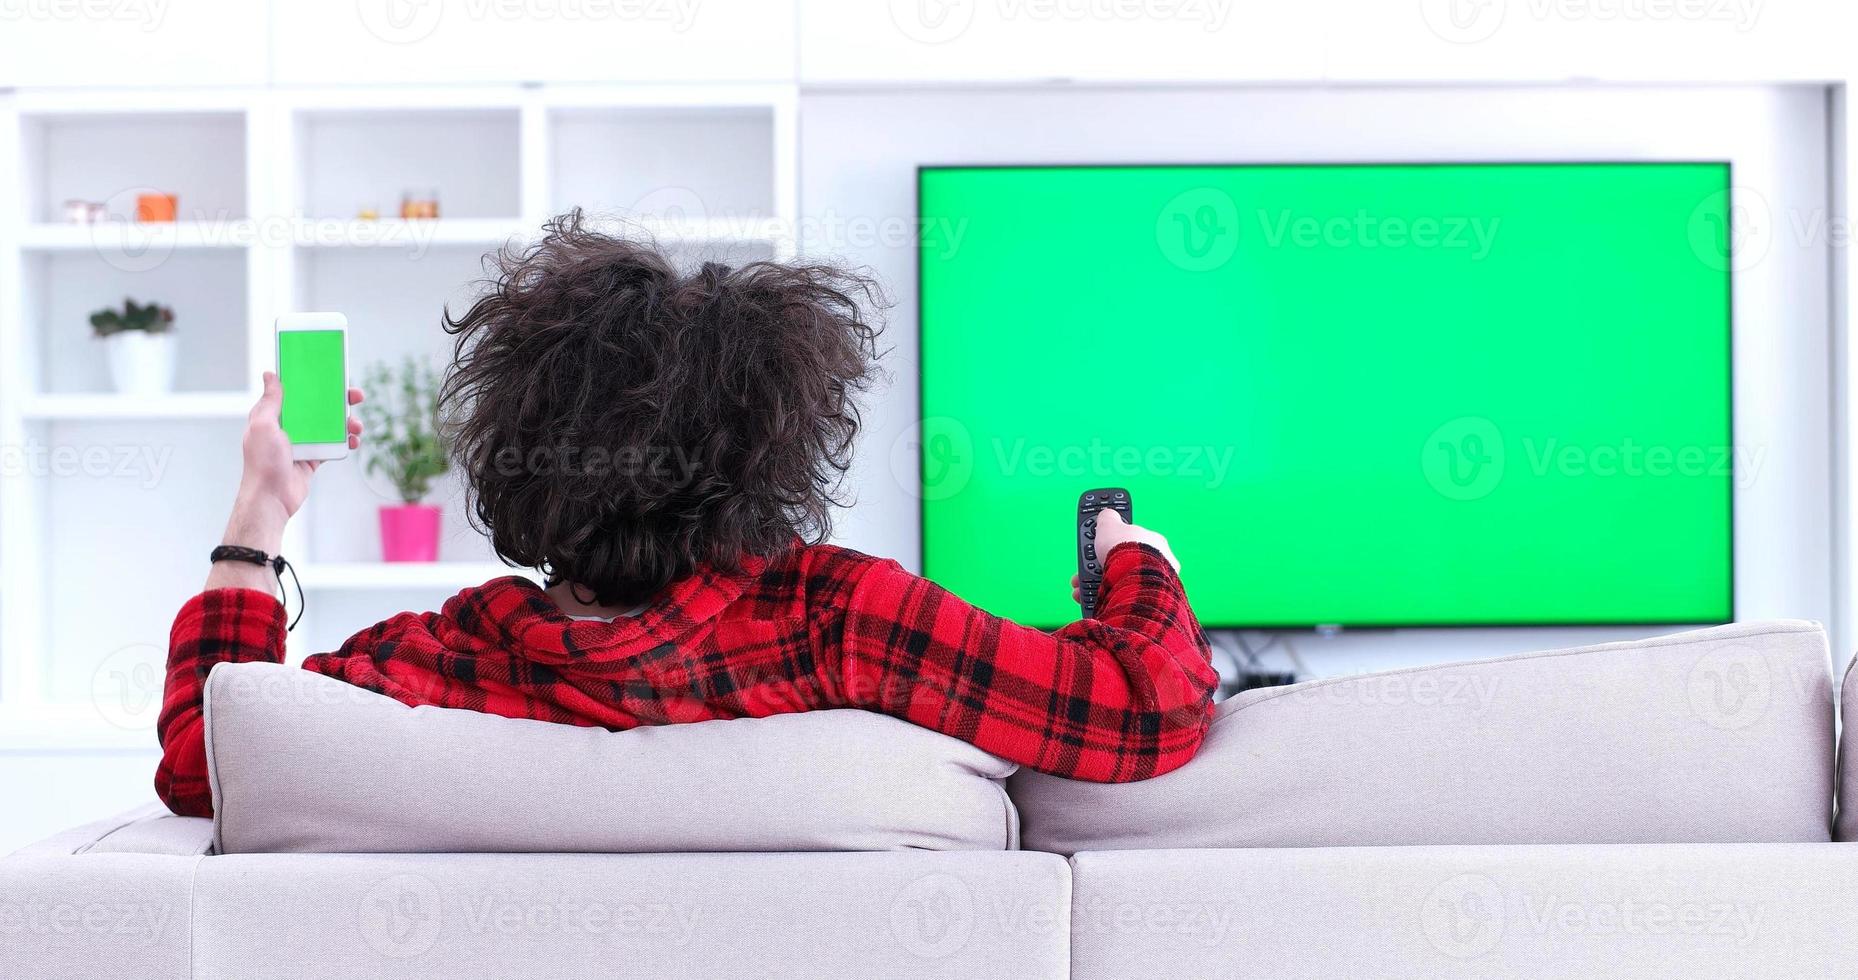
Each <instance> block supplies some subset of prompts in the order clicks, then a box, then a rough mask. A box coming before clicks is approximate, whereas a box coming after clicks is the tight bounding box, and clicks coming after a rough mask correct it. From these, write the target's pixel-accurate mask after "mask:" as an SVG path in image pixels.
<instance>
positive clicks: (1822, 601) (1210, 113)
mask: <svg viewBox="0 0 1858 980" xmlns="http://www.w3.org/2000/svg"><path fill="white" fill-rule="evenodd" d="M800 156H801V161H802V167H801V200H800V205H801V212H802V215H803V226H802V232H803V237H802V243H801V244H802V249H803V251H805V252H806V253H807V254H809V255H832V256H836V257H839V258H842V259H843V260H845V261H847V262H850V263H853V264H859V265H866V266H869V267H870V268H871V269H872V270H874V271H875V272H876V273H877V274H878V275H879V276H880V277H881V278H882V279H883V281H884V282H885V283H886V284H887V285H888V287H889V288H890V290H891V297H892V299H893V300H894V301H895V307H894V308H893V309H892V310H891V316H890V329H889V333H888V334H887V336H886V345H887V346H888V347H890V349H891V353H890V356H889V358H888V364H887V367H888V370H889V372H890V374H891V377H892V380H891V383H890V384H889V385H888V387H887V388H885V389H884V390H882V391H880V392H878V393H876V395H875V397H874V399H873V405H872V410H871V412H870V413H869V415H868V420H869V422H870V429H869V433H868V435H867V436H866V440H867V441H866V442H865V443H864V445H863V447H862V449H861V453H860V458H859V460H858V463H857V466H856V468H855V470H854V472H853V489H854V490H855V493H856V497H857V501H858V503H857V506H856V507H855V508H854V509H853V510H852V511H851V512H850V514H848V515H847V517H846V519H845V520H844V521H843V522H842V524H841V529H840V536H841V538H842V539H843V540H844V541H846V542H847V543H849V544H851V545H853V546H855V547H859V548H862V549H864V550H868V551H873V552H876V553H879V554H885V555H892V556H895V557H897V558H898V559H899V560H900V561H903V562H904V563H905V564H906V565H910V566H912V567H915V566H916V565H917V563H918V562H919V560H920V542H919V539H918V534H917V502H916V499H915V498H914V496H913V495H912V492H911V488H912V487H914V486H915V481H916V476H917V474H916V458H915V455H914V454H913V453H909V452H901V453H896V452H893V451H892V450H893V447H894V446H895V445H897V444H898V443H899V441H900V440H903V439H905V438H906V436H907V429H908V427H909V426H910V424H911V423H912V422H913V421H914V419H915V414H916V398H917V385H916V369H917V363H916V322H915V305H916V294H915V251H914V247H913V238H912V237H911V236H910V235H909V234H908V233H907V228H908V227H909V222H910V221H911V219H912V218H913V216H914V193H915V184H914V181H915V168H916V166H917V165H918V164H935V163H976V164H978V163H1047V162H1049V163H1085V162H1112V163H1139V162H1202V163H1230V162H1243V161H1261V162H1263V161H1275V162H1283V161H1321V160H1328V161H1348V160H1373V161H1387V160H1457V159H1463V160H1519V159H1540V160H1578V159H1600V160H1632V159H1659V160H1669V159H1706V160H1721V159H1727V160H1730V161H1732V163H1733V173H1734V181H1735V183H1736V185H1737V188H1738V200H1747V201H1750V202H1756V201H1759V202H1765V211H1766V213H1765V214H1762V215H1760V216H1758V218H1757V220H1756V221H1755V223H1754V227H1755V228H1756V229H1757V233H1756V235H1755V236H1754V237H1752V238H1750V239H1748V240H1747V241H1746V242H1744V243H1743V246H1742V249H1743V250H1742V253H1741V254H1742V255H1743V261H1742V262H1741V263H1740V265H1741V266H1742V268H1740V270H1739V274H1738V278H1737V281H1736V290H1735V311H1734V312H1735V333H1736V343H1735V364H1734V371H1735V409H1736V417H1735V436H1736V443H1737V445H1738V447H1740V448H1741V449H1743V450H1744V451H1746V452H1749V453H1751V454H1754V453H1758V454H1759V458H1760V460H1761V464H1760V466H1759V468H1758V469H1757V470H1756V471H1755V472H1753V473H1750V474H1747V475H1746V477H1747V478H1746V479H1745V480H1744V481H1742V482H1743V483H1744V484H1745V485H1744V486H1742V487H1741V488H1740V489H1739V490H1738V494H1737V501H1736V529H1735V530H1736V534H1735V544H1736V562H1737V569H1736V600H1737V610H1736V613H1737V616H1738V617H1739V618H1743V619H1753V618H1761V617H1775V616H1779V617H1799V618H1806V619H1818V620H1830V619H1831V617H1832V591H1831V574H1832V569H1831V560H1832V559H1831V550H1830V541H1831V530H1830V528H1831V523H1830V518H1831V507H1832V503H1831V497H1830V492H1829V489H1828V481H1829V479H1830V474H1831V455H1830V454H1831V438H1832V437H1831V427H1830V424H1829V421H1830V415H1829V410H1828V406H1829V402H1828V398H1829V393H1828V371H1827V367H1826V363H1827V357H1828V353H1827V352H1828V343H1829V339H1828V338H1829V335H1828V325H1827V321H1828V306H1827V289H1828V275H1827V261H1828V253H1827V243H1826V237H1825V235H1824V234H1823V233H1818V232H1815V231H1814V230H1813V228H1814V226H1812V225H1811V222H1812V221H1813V220H1814V219H1815V218H1824V217H1825V216H1826V187H1827V146H1826V94H1825V91H1824V89H1822V88H1818V87H1805V86H1802V87H1789V88H1782V87H1746V88H1727V87H1724V88H1692V89H1657V88H1609V89H1597V88H1580V87H1543V88H1477V89H1473V88H1455V89H1454V88H1353V89H1336V88H1325V89H1296V88H1252V89H1234V88H1226V89H1215V88H1203V89H1181V90H1165V91H1158V90H1152V89H1127V88H1124V89H1077V88H1047V89H1045V90H1040V91H1027V90H1024V89H1019V90H1011V89H1002V90H995V91H986V90H971V89H970V90H959V91H939V92H938V91H911V90H898V89H891V90H866V91H840V92H816V93H813V94H809V95H805V96H803V98H802V103H801V154H800ZM1797 228H1806V229H1807V230H1806V231H1805V232H1797V231H1796V229H1797ZM897 229H906V232H905V233H904V234H901V235H898V234H895V231H896V230H897ZM1762 229H1765V231H1763V230H1762ZM886 231H889V232H890V233H889V234H886V233H885V232H886ZM1161 530H1163V531H1166V530H1167V529H1166V528H1163V529H1161ZM1656 632H1660V631H1659V630H1647V629H1599V630H1596V629H1504V630H1486V629H1475V630H1472V629H1464V630H1391V631H1365V632H1359V633H1345V634H1343V635H1342V636H1339V637H1336V638H1332V639H1318V638H1315V637H1313V636H1309V635H1308V634H1305V637H1304V638H1302V639H1298V640H1297V641H1296V642H1297V646H1298V649H1299V650H1300V651H1301V652H1302V654H1303V656H1304V658H1305V660H1306V661H1308V662H1309V666H1310V668H1311V669H1312V670H1313V671H1315V672H1317V673H1319V674H1332V673H1341V672H1352V671H1359V670H1370V669H1381V668H1386V667H1392V666H1400V665H1405V664H1411V663H1422V662H1429V661H1438V660H1449V659H1458V658H1463V657H1475V656H1489V655H1493V654H1499V653H1505V652H1513V651H1521V650H1530V649H1541V648H1544V647H1551V646H1560V645H1566V644H1573V643H1584V642H1591V641H1599V640H1607V639H1618V638H1623V637H1630V636H1641V635H1650V634H1653V633H1656Z"/></svg>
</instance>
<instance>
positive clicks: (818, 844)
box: [206, 664, 1018, 854]
mask: <svg viewBox="0 0 1858 980" xmlns="http://www.w3.org/2000/svg"><path fill="white" fill-rule="evenodd" d="M206 719H207V720H206V728H207V761H208V770H209V772H210V774H211V779H212V788H213V807H214V813H215V818H214V820H215V842H216V846H217V849H218V850H219V852H220V853H226V854H236V853H253V852H343V851H348V852H607V853H622V852H652V851H881V850H895V849H902V848H927V849H932V850H1003V849H1011V848H1014V847H1016V846H1017V842H1018V817H1017V814H1016V813H1015V812H1014V810H1013V805H1012V801H1011V800H1009V799H1008V798H1007V795H1006V792H1005V789H1004V786H1003V783H1002V781H1003V780H1004V779H1005V777H1006V776H1007V775H1009V774H1010V773H1011V772H1012V771H1013V768H1014V767H1013V765H1012V764H1011V763H1008V762H1004V761H1002V760H1000V759H998V758H996V757H994V756H991V755H988V754H986V753H984V752H982V751H980V750H979V749H976V748H974V747H973V746H971V745H968V744H967V743H965V742H961V741H958V740H956V739H953V738H949V737H947V736H945V735H940V734H937V733H935V732H931V731H929V730H927V729H923V728H918V727H916V726H914V725H911V724H909V723H907V722H903V721H898V720H896V719H893V718H888V717H885V716H882V715H877V714H871V713H868V712H863V711H850V710H840V711H819V712H810V713H802V714H790V715H778V716H775V717H771V718H761V719H735V720H727V721H707V722H700V723H695V724H687V725H667V726H661V727H651V728H638V729H633V730H631V731H625V732H609V731H606V730H604V729H599V728H580V727H575V726H571V725H557V724H551V723H549V722H542V721H531V720H526V719H519V718H502V717H498V716H494V715H487V714H481V713H479V712H475V711H462V710H453V709H446V708H432V707H419V708H411V707H407V706H406V705H403V704H401V703H400V702H398V701H395V700H393V699H391V698H387V697H384V696H382V695H379V694H374V693H372V692H369V691H365V690H362V689H360V688H357V687H354V686H352V685H349V684H346V683H343V682H341V681H338V680H335V679H332V678H328V677H323V676H321V675H318V674H314V673H311V672H309V671H306V670H300V669H297V668H294V667H284V666H280V665H275V664H221V665H219V666H217V667H215V668H213V672H212V674H211V675H210V676H209V678H208V680H207V688H206Z"/></svg>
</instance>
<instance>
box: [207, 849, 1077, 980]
mask: <svg viewBox="0 0 1858 980" xmlns="http://www.w3.org/2000/svg"><path fill="white" fill-rule="evenodd" d="M1070 885H1071V876H1070V869H1069V868H1068V867H1067V866H1066V864H1065V861H1064V859H1062V858H1059V857H1055V856H1053V855H1050V854H1032V853H1027V852H1024V851H1019V852H1011V853H1004V852H994V853H983V852H974V851H970V852H965V853H930V852H925V851H915V852H901V853H888V854H457V855H439V854H424V855H404V854H311V855H298V854H243V855H232V856H229V857H214V858H208V859H206V861H205V863H204V864H203V865H202V866H201V869H200V878H199V884H198V889H197V890H198V896H197V907H198V911H197V912H196V919H197V925H196V927H195V928H196V932H197V939H196V941H195V953H194V972H193V976H194V977H195V978H197V980H272V978H276V980H298V978H302V977H344V978H348V977H369V978H373V977H380V978H393V980H418V978H428V977H429V978H434V980H439V978H443V980H456V978H465V977H807V978H817V980H867V978H874V977H881V978H884V980H914V978H921V980H932V978H947V977H1000V978H1012V980H1066V978H1067V977H1068V974H1069V963H1070V929H1069V924H1070V918H1069V910H1070V897H1071V891H1070Z"/></svg>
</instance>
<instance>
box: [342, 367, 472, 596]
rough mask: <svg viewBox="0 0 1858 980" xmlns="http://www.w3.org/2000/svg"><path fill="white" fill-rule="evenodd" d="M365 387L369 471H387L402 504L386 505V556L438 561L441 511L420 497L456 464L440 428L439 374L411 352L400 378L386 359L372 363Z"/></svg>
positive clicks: (383, 545)
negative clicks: (395, 505)
mask: <svg viewBox="0 0 1858 980" xmlns="http://www.w3.org/2000/svg"><path fill="white" fill-rule="evenodd" d="M362 386H363V388H364V389H365V390H366V391H367V392H368V400H367V401H365V402H362V403H361V406H360V409H359V411H360V414H361V421H362V424H363V425H364V426H365V427H366V431H367V438H366V439H365V440H364V441H363V443H362V446H363V449H364V455H365V456H366V457H367V472H368V474H369V475H371V476H376V475H378V476H385V477H386V478H387V479H388V481H390V482H391V483H392V484H393V486H394V493H395V495H397V496H398V497H399V498H400V505H399V506H397V507H394V506H389V507H382V508H381V557H382V558H383V559H384V560H386V561H436V560H438V557H439V518H440V515H441V512H440V510H439V508H438V507H437V506H436V505H430V504H422V503H420V501H421V500H422V499H424V498H425V496H426V494H427V493H429V492H431V490H432V481H433V480H436V479H438V478H439V477H440V476H443V475H444V474H445V471H446V470H448V469H450V468H451V460H450V459H449V458H448V457H447V456H446V449H447V446H446V443H445V437H444V435H443V434H441V432H440V430H439V412H438V402H439V379H438V375H437V373H436V372H434V371H433V369H432V366H431V365H430V364H425V365H422V364H420V363H419V362H418V361H416V360H414V359H413V358H411V357H409V358H407V359H406V361H405V363H403V364H402V365H401V367H400V372H399V376H398V378H396V377H395V375H394V372H393V371H392V370H390V369H389V368H388V367H387V365H386V364H383V363H378V362H377V363H375V364H373V365H371V366H370V367H369V368H368V370H367V371H366V372H365V373H364V374H363V375H362Z"/></svg>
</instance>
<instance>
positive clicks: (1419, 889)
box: [1071, 844, 1858, 980]
mask: <svg viewBox="0 0 1858 980" xmlns="http://www.w3.org/2000/svg"><path fill="white" fill-rule="evenodd" d="M1071 873H1072V882H1073V883H1072V891H1073V900H1072V910H1073V911H1072V923H1071V933H1072V936H1071V957H1072V963H1071V976H1072V977H1073V978H1074V980H1127V978H1130V977H1230V978H1237V980H1251V978H1256V980H1282V978H1286V977H1310V978H1316V977H1321V978H1341V977H1373V978H1376V980H1490V978H1499V977H1502V978H1521V977H1527V978H1530V980H1593V978H1596V977H1630V978H1653V977H1659V978H1662V977H1696V978H1706V977H1707V978H1731V977H1736V978H1741V977H1748V978H1754V977H1763V978H1767V977H1773V978H1780V977H1799V978H1806V977H1814V978H1819V977H1850V976H1853V975H1854V966H1853V960H1854V953H1853V943H1852V938H1851V937H1852V936H1853V935H1858V848H1848V847H1845V846H1843V845H1840V844H1705V845H1698V844H1641V845H1628V846H1620V845H1594V846H1554V847H1513V846H1503V847H1350V848H1277V849H1266V850H1228V851H1119V852H1092V853H1086V854H1079V855H1077V857H1076V858H1074V859H1073V860H1072V866H1071Z"/></svg>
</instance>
